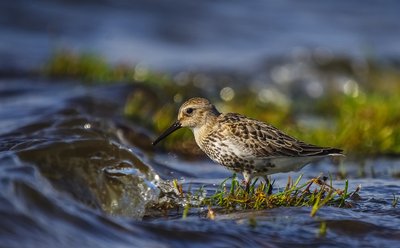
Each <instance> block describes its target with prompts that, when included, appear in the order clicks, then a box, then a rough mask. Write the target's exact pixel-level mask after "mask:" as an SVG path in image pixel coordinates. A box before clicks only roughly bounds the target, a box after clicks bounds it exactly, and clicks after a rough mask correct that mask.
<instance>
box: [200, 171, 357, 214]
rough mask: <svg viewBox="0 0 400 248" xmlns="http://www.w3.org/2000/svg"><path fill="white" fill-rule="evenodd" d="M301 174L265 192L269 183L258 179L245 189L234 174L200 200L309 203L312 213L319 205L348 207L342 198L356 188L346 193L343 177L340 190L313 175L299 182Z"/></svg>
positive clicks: (248, 204)
mask: <svg viewBox="0 0 400 248" xmlns="http://www.w3.org/2000/svg"><path fill="white" fill-rule="evenodd" d="M301 178H302V177H301V176H299V177H298V178H297V179H296V181H293V180H292V179H291V178H290V177H289V178H288V183H287V185H286V187H285V189H284V190H283V191H280V192H277V193H274V194H268V192H269V185H267V184H265V183H262V182H261V183H260V184H259V185H258V186H256V183H255V182H253V183H252V185H251V186H250V188H249V189H248V190H247V189H246V187H245V186H244V185H242V184H241V183H240V182H239V181H238V179H237V178H236V176H235V175H234V176H233V177H232V183H231V185H230V187H227V186H226V184H225V183H226V181H224V182H223V183H222V184H221V185H220V187H219V188H218V190H217V191H216V192H215V194H214V195H212V196H210V197H207V198H206V199H204V200H203V204H205V205H211V206H219V207H222V208H224V209H227V210H238V209H240V210H245V209H254V210H261V209H270V208H277V207H302V206H308V207H312V210H311V216H314V215H315V214H316V212H317V211H318V210H319V209H320V208H321V207H322V206H326V205H328V206H337V207H350V204H349V203H348V202H347V201H346V200H347V199H348V198H349V197H351V196H352V195H353V194H357V192H358V190H357V192H350V193H349V192H348V191H347V190H348V182H347V181H346V187H345V188H344V189H343V190H341V189H335V188H334V187H333V186H332V182H330V183H327V182H326V178H320V177H316V178H313V179H310V180H308V181H307V182H305V183H303V184H300V180H301Z"/></svg>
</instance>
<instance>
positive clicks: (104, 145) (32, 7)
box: [0, 0, 400, 247]
mask: <svg viewBox="0 0 400 248" xmlns="http://www.w3.org/2000/svg"><path fill="white" fill-rule="evenodd" d="M399 10H400V2H398V1H394V0H393V1H390V0H388V1H384V2H382V1H379V2H378V1H356V0H352V1H329V2H328V1H317V0H309V1H295V0H283V1H262V0H255V1H251V2H243V1H226V0H219V1H210V0H204V1H185V0H171V1H162V0H147V1H146V0H139V1H138V0H136V1H135V0H132V1H128V0H97V1H92V0H85V1H78V0H70V1H67V0H38V1H24V0H15V1H1V2H0V214H1V216H2V218H0V219H1V220H0V230H2V231H1V232H0V239H1V242H0V246H2V245H4V247H32V246H43V245H45V246H49V247H54V246H58V247H63V246H65V247H70V246H73V245H74V246H76V245H79V246H87V247H91V246H93V247H109V246H119V247H124V246H129V247H131V246H132V245H136V246H143V245H150V246H154V247H164V246H165V244H170V243H172V244H174V245H175V246H174V247H179V246H181V247H187V246H191V245H193V246H195V245H198V244H203V245H204V244H205V243H204V242H206V243H207V242H208V243H207V244H208V245H210V246H212V245H214V246H221V245H223V246H226V244H232V245H238V246H243V245H249V244H252V245H253V246H255V247H257V246H263V245H265V240H268V242H270V243H271V244H274V245H277V246H279V245H282V244H286V245H290V244H293V243H296V242H301V243H302V244H304V245H305V246H307V245H308V246H311V245H313V246H314V245H315V244H320V242H325V243H324V244H325V245H326V246H329V245H334V246H336V245H338V244H339V245H340V241H339V240H341V241H342V242H343V244H346V245H349V244H350V245H354V246H357V245H364V246H365V245H374V244H379V245H382V244H385V245H386V246H394V245H397V242H398V238H396V237H399V235H397V236H396V235H394V234H399V232H400V231H399V228H398V227H399V226H400V225H399V219H398V217H394V216H400V213H399V210H398V209H399V208H398V206H397V201H398V197H397V196H398V195H399V192H400V185H399V183H398V178H399V177H400V166H399V164H400V162H399V157H398V156H399V154H400V124H399V123H400V111H399V110H400V101H399V100H398V97H399V95H400V46H399V44H400V17H399V16H400V15H399ZM193 96H202V97H207V98H209V99H210V100H211V101H212V102H213V103H214V104H215V105H216V106H217V108H218V109H219V110H220V111H222V112H228V111H229V112H239V113H242V114H245V115H247V116H250V117H253V118H257V119H260V120H263V121H266V122H269V123H271V124H272V125H274V126H276V127H278V128H280V129H283V130H285V132H286V133H288V134H290V135H292V136H295V137H297V138H299V139H302V140H305V141H307V142H309V143H314V144H317V145H323V146H332V147H338V148H342V149H344V151H345V154H346V156H347V158H346V160H345V162H343V163H341V164H340V165H335V164H332V163H330V162H329V161H324V162H322V163H319V164H315V165H310V166H308V167H306V168H304V169H303V170H302V171H301V173H304V175H305V176H304V177H305V178H311V177H314V176H316V171H317V173H319V172H323V173H329V174H330V175H331V177H332V179H333V181H334V183H335V184H338V185H339V186H343V185H344V183H345V182H344V181H343V180H344V179H351V180H352V182H353V184H354V185H353V186H354V187H353V188H355V187H356V186H358V184H362V185H363V191H362V194H361V195H362V199H361V200H360V201H359V202H357V204H355V207H354V209H334V210H332V209H328V210H327V211H326V212H324V211H322V213H321V215H320V216H319V218H321V219H328V220H330V222H328V228H330V229H331V230H332V231H331V232H330V233H329V235H328V236H327V238H326V239H325V240H324V241H321V240H320V239H318V238H317V237H316V236H315V235H314V234H315V229H316V228H318V226H319V220H316V219H312V221H310V217H309V216H308V213H309V212H308V210H307V211H304V209H302V208H299V209H296V210H293V209H292V210H291V211H292V212H285V211H286V210H285V209H278V210H276V211H275V212H274V211H272V212H268V214H266V215H264V214H263V213H258V214H257V215H255V216H256V217H257V218H258V219H259V221H260V224H261V225H260V227H259V229H252V227H251V228H250V227H249V226H248V225H246V224H243V223H247V221H248V219H249V215H246V214H245V215H242V216H236V215H234V216H225V217H224V218H226V219H224V220H220V221H219V222H215V223H205V222H203V221H202V220H201V218H198V216H199V215H200V216H202V215H201V214H199V213H198V212H192V215H191V216H192V217H191V218H190V219H189V220H188V221H190V223H192V224H194V225H187V222H186V223H185V222H183V221H179V220H180V217H181V214H182V211H180V210H179V206H182V204H183V203H182V202H180V200H179V199H178V198H177V197H176V195H174V194H173V192H169V193H168V192H167V193H166V191H168V186H167V185H168V180H172V179H178V180H179V182H180V183H182V184H183V186H184V188H186V189H187V188H191V189H193V190H196V189H200V188H203V187H205V188H206V189H207V190H208V191H207V192H208V193H210V192H211V193H212V192H214V191H215V189H216V188H217V185H218V184H219V183H220V182H221V181H223V180H224V179H225V178H227V177H229V176H230V175H231V172H229V171H227V170H225V169H224V168H222V167H220V166H217V165H215V164H213V163H212V162H211V161H210V160H208V159H207V158H206V157H205V156H204V154H203V153H202V152H201V151H200V150H199V149H198V148H197V145H196V144H195V143H194V139H193V137H192V134H191V132H190V131H188V130H186V131H185V130H180V131H179V132H176V133H174V134H173V135H171V136H170V137H168V139H166V140H165V141H163V142H162V143H160V146H159V147H157V148H154V147H152V146H151V141H152V140H153V139H154V138H155V137H156V136H157V135H158V134H159V133H160V132H161V131H163V130H164V129H165V128H166V127H168V126H169V125H170V124H171V123H172V122H173V121H174V120H175V118H176V114H177V110H178V108H179V106H180V104H181V103H182V102H183V101H185V100H186V99H187V98H189V97H193ZM291 175H293V177H296V175H298V174H296V173H294V174H291ZM287 176H288V175H287V174H278V175H274V179H276V186H277V188H279V187H280V186H284V185H285V184H286V181H287ZM351 187H352V186H351ZM396 197H397V198H396ZM396 199H397V200H396ZM162 204H165V205H163V206H171V205H172V206H174V208H175V207H176V208H178V211H176V212H173V213H171V212H172V211H170V212H168V211H169V210H165V209H162V208H161V209H159V208H158V207H159V206H161V205H162ZM168 204H170V205H168ZM155 205H157V206H158V207H155ZM177 206H178V207H177ZM396 206H397V207H396ZM201 211H202V210H199V212H200V213H201ZM167 212H168V213H167ZM203 212H204V210H203ZM332 212H334V214H333V215H332ZM293 213H295V214H293ZM160 215H161V216H163V217H162V218H159V216H160ZM166 216H167V217H166ZM267 216H272V217H271V218H273V220H271V219H270V218H269V217H267ZM281 216H286V217H288V219H290V218H292V219H290V225H289V226H291V228H292V229H290V228H289V227H288V225H287V219H285V218H286V217H283V218H281ZM165 217H166V218H165ZM143 219H145V220H147V221H144V222H143V221H138V220H143ZM343 223H347V224H346V225H343ZM348 223H352V225H348ZM214 224H217V225H221V226H220V227H219V228H218V235H215V234H216V232H215V230H216V229H215V227H214ZM228 225H229V226H228ZM343 226H352V227H353V229H351V230H349V229H346V228H344V227H343ZM197 227H198V228H200V229H201V230H202V232H203V233H202V234H199V232H198V229H197ZM3 230H4V231H3ZM271 230H272V233H271ZM299 230H300V231H299ZM354 232H357V233H359V234H361V235H359V237H358V238H357V237H354V235H353V233H354ZM364 234H365V235H364ZM203 235H204V236H203ZM366 236H368V237H369V239H363V237H366ZM154 237H156V239H155V238H154ZM233 237H235V238H233ZM249 237H252V238H251V239H249ZM360 237H361V238H360ZM249 242H250V243H249ZM338 242H339V243H338Z"/></svg>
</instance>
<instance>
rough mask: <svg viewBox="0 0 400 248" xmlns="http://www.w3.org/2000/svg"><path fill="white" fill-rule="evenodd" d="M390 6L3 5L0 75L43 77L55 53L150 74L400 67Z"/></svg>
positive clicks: (396, 21) (105, 1)
mask: <svg viewBox="0 0 400 248" xmlns="http://www.w3.org/2000/svg"><path fill="white" fill-rule="evenodd" d="M399 9H400V3H399V2H398V1H395V0H388V1H384V2H381V1H354V0H352V1H329V2H327V1H318V0H312V1H300V2H299V1H296V0H284V1H263V0H255V1H251V2H248V3H245V2H243V1H227V0H222V1H210V0H208V1H185V0H174V1H163V0H152V1H147V0H134V1H125V0H100V1H89V0H86V1H63V0H40V1H25V0H16V1H1V3H0V58H1V61H0V62H1V64H0V65H1V67H11V68H13V67H18V68H21V67H22V68H26V67H28V68H36V66H37V65H38V64H41V63H42V62H43V60H45V59H47V58H48V56H49V55H50V54H51V52H53V50H54V49H57V48H69V49H74V50H81V51H95V52H97V53H99V54H102V55H104V56H106V57H107V58H108V59H109V60H110V61H113V62H124V61H128V62H142V63H143V65H147V66H151V67H152V68H162V69H165V68H168V69H171V68H173V69H177V68H182V67H185V68H193V67H199V66H200V67H207V68H210V67H211V68H215V67H231V68H248V67H252V66H254V65H258V64H259V63H260V62H261V61H263V60H264V59H265V58H271V57H282V56H292V55H296V54H302V53H304V50H307V49H316V50H317V52H320V53H322V54H323V55H327V56H331V54H332V53H333V54H345V55H350V56H355V57H362V58H363V57H365V56H371V55H372V56H377V57H390V58H392V57H398V56H399V55H400V48H399V46H398V44H399V42H400V32H399V30H400V17H399V14H398V10H399Z"/></svg>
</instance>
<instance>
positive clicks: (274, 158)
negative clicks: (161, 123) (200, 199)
mask: <svg viewBox="0 0 400 248" xmlns="http://www.w3.org/2000/svg"><path fill="white" fill-rule="evenodd" d="M181 127H188V128H190V129H191V130H192V131H193V134H194V138H195V140H196V143H197V145H198V146H199V147H200V148H201V150H202V151H204V152H205V153H206V154H207V156H208V157H210V158H211V159H212V160H213V161H215V162H217V163H219V164H221V165H223V166H225V167H226V168H228V169H230V170H232V171H234V172H237V173H242V174H243V177H244V179H245V181H246V183H247V184H249V183H250V182H251V179H252V178H254V177H258V176H262V177H264V178H266V177H267V175H270V174H274V173H279V172H289V171H298V170H300V169H301V168H303V167H304V166H305V165H306V164H308V163H310V162H314V161H317V160H319V159H322V158H324V157H328V156H343V155H342V152H343V151H342V150H341V149H337V148H330V147H320V146H316V145H311V144H307V143H305V142H303V141H300V140H298V139H295V138H293V137H291V136H289V135H287V134H285V133H284V132H282V131H280V130H279V129H277V128H275V127H273V126H271V125H269V124H267V123H265V122H262V121H258V120H255V119H251V118H248V117H246V116H243V115H240V114H236V113H226V114H223V113H220V112H219V111H218V110H217V109H216V108H215V106H214V105H212V104H211V103H210V102H209V101H208V100H207V99H204V98H199V97H196V98H191V99H189V100H188V101H186V102H185V103H183V104H182V106H181V107H180V109H179V113H178V119H177V121H176V122H175V123H173V124H172V126H171V127H170V128H168V129H167V130H165V131H164V133H162V134H161V135H160V137H158V138H157V139H156V140H155V141H154V142H153V145H156V144H157V143H158V142H159V141H161V140H162V139H164V138H165V137H167V136H168V135H169V134H171V133H172V132H174V131H176V130H177V129H179V128H181Z"/></svg>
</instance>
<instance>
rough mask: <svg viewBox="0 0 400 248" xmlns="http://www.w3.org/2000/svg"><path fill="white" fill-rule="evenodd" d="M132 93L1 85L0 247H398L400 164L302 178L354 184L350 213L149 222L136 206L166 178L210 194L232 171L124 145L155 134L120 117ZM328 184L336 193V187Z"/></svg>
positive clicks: (284, 211) (196, 216) (311, 171)
mask: <svg viewBox="0 0 400 248" xmlns="http://www.w3.org/2000/svg"><path fill="white" fill-rule="evenodd" d="M134 90H135V89H134V86H132V85H123V84H121V85H114V86H96V87H94V86H93V87H87V86H81V85H79V84H75V83H74V82H57V81H46V80H39V79H38V80H32V79H28V80H25V79H3V80H1V81H0V106H1V108H0V116H1V121H0V140H1V143H0V144H1V146H0V215H1V218H0V240H1V244H0V246H1V247H71V246H79V247H198V246H202V247H203V246H206V245H207V246H210V247H227V246H231V247H243V246H245V245H246V246H252V247H282V246H284V247H287V246H291V247H310V246H323V247H337V246H366V247H370V246H385V247H395V246H397V245H398V244H399V242H400V208H399V206H397V207H392V205H391V203H392V200H393V194H396V195H397V196H399V192H400V183H399V181H398V179H396V178H395V177H393V176H394V175H396V174H397V175H398V173H399V171H400V166H399V161H398V160H396V159H389V158H381V159H376V160H368V161H366V163H365V164H364V165H363V166H360V164H359V163H356V162H351V161H347V162H345V163H344V164H343V166H342V167H336V166H334V165H332V164H330V163H325V162H324V163H320V164H318V165H310V166H308V167H306V168H304V170H302V173H303V174H304V178H305V179H307V178H310V177H313V176H316V175H317V174H319V173H320V172H325V173H328V172H330V173H332V174H333V175H337V174H339V172H345V173H348V175H347V177H348V178H349V179H350V186H351V189H353V190H354V188H355V187H356V186H357V185H359V184H361V186H362V190H361V193H360V195H361V200H358V201H356V202H353V204H354V208H350V209H339V208H332V207H327V208H323V209H321V210H320V211H319V212H318V214H317V216H316V217H315V218H311V217H310V216H309V214H310V208H305V207H304V208H278V209H273V210H265V211H256V212H254V211H245V212H238V213H231V214H223V213H219V212H217V215H216V220H214V221H211V220H208V219H206V218H205V212H204V211H205V210H201V209H193V210H191V212H190V213H191V214H189V216H188V218H186V219H182V218H181V215H182V211H178V212H177V211H175V210H173V211H170V212H169V214H168V215H167V216H169V217H155V216H153V217H151V216H148V215H149V214H150V213H149V212H148V211H147V209H146V204H148V203H151V202H152V201H157V199H158V195H159V190H158V188H157V185H159V184H161V183H162V182H163V181H164V180H168V179H174V178H178V179H180V180H181V182H183V183H184V187H185V188H188V187H192V189H196V188H199V187H200V186H202V185H205V187H206V189H207V190H209V191H210V192H212V191H213V190H214V189H215V188H216V184H219V183H220V182H221V181H222V180H223V179H224V178H226V177H228V176H230V173H229V172H227V171H226V170H225V169H223V168H222V167H220V166H216V165H215V164H213V163H212V162H210V161H208V160H206V161H197V162H196V161H195V162H193V161H183V160H181V159H180V158H179V157H178V156H176V155H173V154H163V153H160V152H158V153H154V152H153V151H151V150H146V149H145V148H144V147H142V146H138V145H136V144H135V139H133V138H132V137H141V140H142V141H143V140H144V141H146V140H147V139H149V138H151V136H153V135H154V134H149V132H147V131H145V130H141V129H139V128H135V124H133V123H128V122H127V121H126V120H124V119H122V118H120V112H121V107H122V102H121V99H124V98H125V97H126V94H127V93H128V92H130V91H134ZM128 124H131V125H128ZM140 147H142V148H140ZM297 175H298V173H291V176H292V177H296V176H297ZM287 176H288V174H277V175H274V179H276V185H277V187H284V186H285V184H286V180H287ZM305 179H304V180H305ZM334 185H335V186H337V187H343V185H344V181H342V180H335V181H334ZM144 216H147V217H146V218H145V219H144V220H142V219H143V217H144ZM254 219H255V220H256V222H255V224H254V221H251V220H254ZM322 221H325V222H326V224H327V227H328V230H327V234H326V236H324V237H320V236H319V235H318V230H319V226H320V223H321V222H322Z"/></svg>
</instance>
